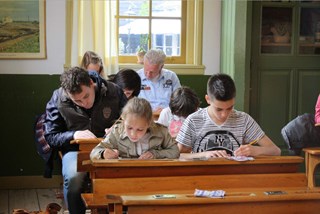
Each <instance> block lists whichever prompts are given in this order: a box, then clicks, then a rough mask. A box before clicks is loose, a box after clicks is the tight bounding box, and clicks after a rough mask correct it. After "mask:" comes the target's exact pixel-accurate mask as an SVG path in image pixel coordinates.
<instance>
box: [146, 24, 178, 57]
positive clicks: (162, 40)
mask: <svg viewBox="0 0 320 214" xmlns="http://www.w3.org/2000/svg"><path fill="white" fill-rule="evenodd" d="M163 26H166V27H165V28H164V27H163ZM180 29H181V21H180V20H175V19H156V20H152V29H151V34H152V35H151V46H152V49H161V50H163V51H164V52H165V53H166V55H167V56H180V54H181V53H180V48H181V44H180V41H181V32H180V31H181V30H180Z"/></svg>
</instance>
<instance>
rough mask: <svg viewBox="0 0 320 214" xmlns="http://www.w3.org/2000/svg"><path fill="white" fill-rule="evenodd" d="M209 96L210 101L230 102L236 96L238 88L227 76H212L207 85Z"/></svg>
mask: <svg viewBox="0 0 320 214" xmlns="http://www.w3.org/2000/svg"><path fill="white" fill-rule="evenodd" d="M207 94H208V96H209V97H210V99H212V100H213V99H217V100H220V101H228V100H231V99H232V98H235V96H236V86H235V84H234V81H233V79H232V78H231V77H230V76H229V75H227V74H214V75H212V76H211V77H210V78H209V80H208V84H207Z"/></svg>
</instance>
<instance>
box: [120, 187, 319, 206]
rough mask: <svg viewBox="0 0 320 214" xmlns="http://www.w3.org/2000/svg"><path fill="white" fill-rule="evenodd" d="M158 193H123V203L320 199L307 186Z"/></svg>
mask: <svg viewBox="0 0 320 214" xmlns="http://www.w3.org/2000/svg"><path fill="white" fill-rule="evenodd" d="M266 191H284V192H285V194H281V195H266V194H265V192H266ZM154 194H157V193H136V194H130V195H121V196H120V199H121V201H122V204H123V205H125V206H126V205H139V204H143V205H160V204H163V205H176V204H205V203H226V202H248V201H251V202H252V201H255V202H259V201H260V202H262V201H275V200H276V201H285V200H308V199H317V200H320V190H309V189H308V188H307V187H300V188H295V187H293V188H288V187H287V188H285V187H284V188H280V189H279V188H247V189H226V190H225V196H224V197H223V198H208V197H196V196H194V195H193V192H192V191H189V192H186V191H182V192H174V191H172V192H169V193H168V194H173V195H175V196H176V198H170V199H155V198H154V197H153V195H154Z"/></svg>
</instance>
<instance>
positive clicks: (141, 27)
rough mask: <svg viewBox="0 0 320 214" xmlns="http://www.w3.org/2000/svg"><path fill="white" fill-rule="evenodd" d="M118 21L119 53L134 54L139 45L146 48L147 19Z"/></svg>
mask: <svg viewBox="0 0 320 214" xmlns="http://www.w3.org/2000/svg"><path fill="white" fill-rule="evenodd" d="M119 21H120V26H119V55H135V53H136V52H137V51H138V49H139V48H140V47H141V46H143V47H144V48H145V49H146V50H147V47H148V39H147V38H148V32H149V29H148V28H149V25H148V19H119ZM140 42H142V44H141V45H140Z"/></svg>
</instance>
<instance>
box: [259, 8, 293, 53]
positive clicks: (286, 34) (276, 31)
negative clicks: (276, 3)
mask: <svg viewBox="0 0 320 214" xmlns="http://www.w3.org/2000/svg"><path fill="white" fill-rule="evenodd" d="M291 30H292V8H286V7H263V8H262V26H261V53H280V54H290V53H291V47H292V45H291V36H292V35H291V34H292V33H291Z"/></svg>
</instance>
